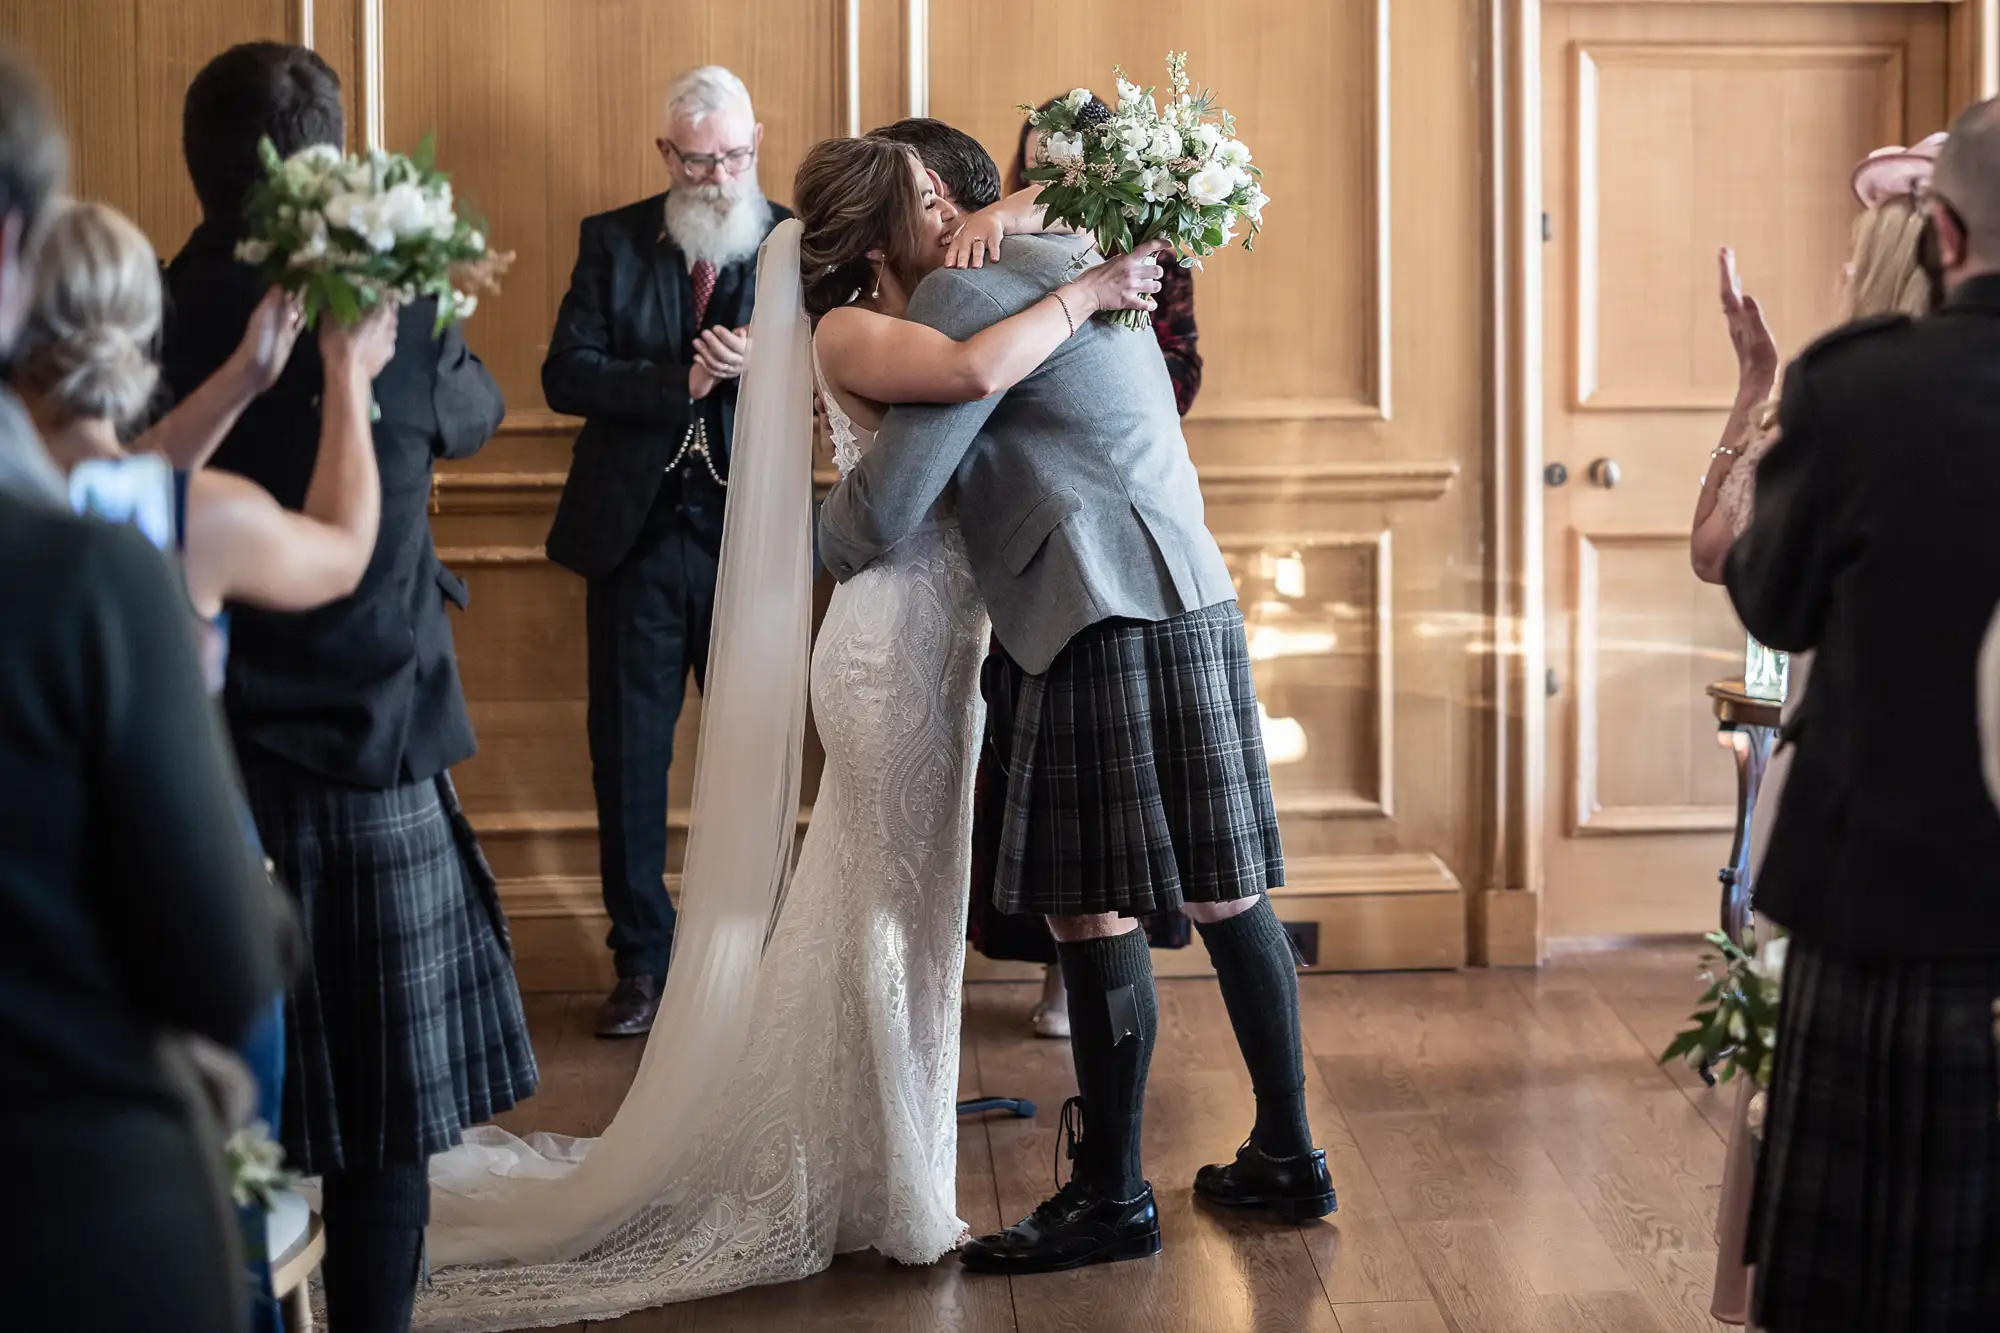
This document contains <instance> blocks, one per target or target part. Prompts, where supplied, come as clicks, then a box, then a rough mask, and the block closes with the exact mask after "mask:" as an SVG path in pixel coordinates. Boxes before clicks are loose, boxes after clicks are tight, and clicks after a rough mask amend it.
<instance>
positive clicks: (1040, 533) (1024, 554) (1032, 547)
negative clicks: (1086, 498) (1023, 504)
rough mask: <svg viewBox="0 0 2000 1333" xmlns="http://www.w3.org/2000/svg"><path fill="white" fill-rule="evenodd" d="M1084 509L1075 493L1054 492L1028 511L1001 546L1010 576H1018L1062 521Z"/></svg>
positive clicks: (1080, 497) (1080, 499)
mask: <svg viewBox="0 0 2000 1333" xmlns="http://www.w3.org/2000/svg"><path fill="white" fill-rule="evenodd" d="M1082 508H1083V497H1082V496H1080V495H1078V494H1077V493H1076V492H1075V491H1071V490H1061V491H1055V492H1052V493H1051V494H1049V495H1047V496H1045V497H1043V499H1042V502H1041V503H1040V504H1038V505H1036V506H1035V507H1034V508H1033V509H1030V510H1029V511H1028V513H1027V516H1026V517H1025V518H1023V519H1022V520H1021V521H1020V523H1019V524H1017V525H1016V526H1015V528H1014V531H1013V532H1012V534H1010V535H1009V536H1008V538H1007V540H1006V541H1005V542H1003V543H1001V546H1000V560H1001V563H1003V564H1005V565H1006V566H1007V572H1008V573H1009V574H1019V573H1020V572H1021V571H1022V570H1024V569H1026V568H1027V567H1028V562H1029V561H1030V560H1033V559H1034V558H1035V553H1036V552H1037V551H1039V550H1041V549H1042V543H1043V542H1045V541H1047V540H1048V539H1049V534H1050V533H1052V532H1054V531H1055V530H1056V529H1057V528H1059V527H1061V526H1062V522H1063V520H1064V519H1066V518H1068V517H1069V516H1070V515H1071V514H1074V513H1076V512H1077V511H1078V510H1080V509H1082Z"/></svg>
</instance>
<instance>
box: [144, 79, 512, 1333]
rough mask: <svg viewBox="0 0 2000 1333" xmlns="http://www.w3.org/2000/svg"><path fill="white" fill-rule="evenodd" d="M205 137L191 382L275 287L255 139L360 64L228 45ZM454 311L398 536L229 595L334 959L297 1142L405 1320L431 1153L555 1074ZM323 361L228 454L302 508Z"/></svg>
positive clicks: (314, 939) (401, 360)
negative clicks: (481, 767)
mask: <svg viewBox="0 0 2000 1333" xmlns="http://www.w3.org/2000/svg"><path fill="white" fill-rule="evenodd" d="M182 136H183V148H184V151H185V153H186V156H187V163H188V171H189V174H190V175H191V176H192V177H193V180H194V187H195V193H196V195H197V196H198V197H199V198H200V200H201V204H202V214H203V221H202V223H201V225H200V226H199V227H197V228H196V229H195V232H194V234H193V235H192V236H191V237H190V238H189V239H188V242H187V245H186V247H185V248H184V249H183V250H182V251H181V253H180V255H179V256H178V257H177V258H175V259H174V261H173V263H172V264H171V265H170V267H169V270H168V294H169V298H170V301H171V305H172V309H171V313H170V318H169V322H168V326H167V330H166V337H165V347H164V355H163V358H162V361H163V367H164V370H165V375H166V379H167V381H168V384H169V385H170V386H171V388H172V389H173V391H174V392H175V393H176V394H186V393H188V392H190V391H192V390H193V389H194V388H195V387H196V386H197V385H199V384H200V383H201V382H202V381H203V380H204V379H206V378H207V377H208V376H209V375H210V374H211V373H212V372H213V371H214V370H215V369H216V368H217V367H218V366H219V365H221V364H222V362H223V361H224V360H225V359H227V357H228V356H229V354H230V352H231V350H232V348H233V346H234V345H235V342H236V340H237V339H238V338H239V337H240V336H241V334H242V330H243V327H244V323H245V321H246V320H247V319H248V318H249V316H250V312H251V311H252V309H254V308H255V306H256V305H257V302H258V301H259V300H260V299H261V298H262V296H263V288H262V284H260V283H259V282H258V280H257V275H256V274H255V272H254V271H252V270H251V269H250V268H248V267H247V266H245V265H242V264H239V263H237V262H236V260H235V259H234V257H233V252H234V249H235V245H236V243H237V241H238V240H239V239H240V236H241V221H240V219H241V205H242V202H243V200H244V197H245V195H246V194H247V192H248V190H249V189H250V187H251V186H252V185H253V184H254V182H255V181H256V180H257V179H259V177H260V174H261V173H260V168H259V167H258V165H257V143H258V140H259V138H260V137H264V136H268V137H269V138H270V139H271V140H272V142H273V143H274V144H275V145H276V146H277V148H278V151H279V152H280V153H282V154H290V153H292V152H295V151H297V150H299V149H301V148H305V147H307V146H309V145H312V144H334V145H338V144H340V143H341V142H342V140H343V138H344V125H343V120H342V115H341V107H340V85H339V81H338V80H337V78H336V77H335V75H334V73H333V71H332V70H331V69H329V68H328V67H327V65H326V63H325V62H324V61H322V60H321V59H320V58H319V57H318V56H317V55H314V54H313V53H312V52H310V51H307V50H305V49H303V48H300V47H295V46H284V45H279V44H276V43H255V44H251V45H246V46H238V47H235V48H232V49H231V50H229V51H226V52H224V53H223V54H222V55H220V56H218V57H216V58H215V59H214V60H213V61H211V62H210V63H209V65H208V66H207V67H206V68H205V69H203V70H202V71H201V73H200V74H198V75H197V76H196V78H195V81H194V83H193V85H192V86H191V87H190V88H189V89H188V95H187V103H186V108H185V112H184V118H183V125H182ZM435 316H436V307H435V305H434V304H433V303H432V302H431V301H428V300H426V301H421V302H418V303H416V304H414V305H412V306H410V307H409V308H407V309H406V310H404V311H403V313H402V316H401V320H400V325H399V330H398V334H397V341H396V351H395V355H394V357H393V358H392V359H391V360H390V362H389V364H388V366H387V367H386V368H385V369H384V370H383V371H382V373H381V375H380V376H379V377H378V378H377V379H376V381H375V399H376V402H377V403H378V404H379V406H380V409H381V417H380V420H379V421H377V422H376V424H375V429H374V435H375V455H376V461H377V464H378V467H379V469H380V474H381V485H382V501H381V524H380V532H379V535H378V537H377V539H376V544H375V553H374V556H373V558H372V559H371V560H370V562H369V565H368V568H367V570H366V572H365V573H364V574H363V575H362V577H361V582H360V585H359V587H358V588H357V589H356V591H355V592H354V593H353V595H352V596H349V597H346V598H343V599H341V600H339V601H336V602H333V603H330V604H329V605H327V606H325V607H323V608H321V609H319V610H317V611H309V612H305V613H302V614H274V613H270V612H261V611H257V610H254V609H252V608H249V607H232V609H231V610H232V623H231V642H230V654H229V671H228V680H227V685H226V688H225V692H224V702H225V705H226V707H227V709H228V714H229V721H230V726H231V728H232V730H233V731H234V733H235V738H236V746H237V751H238V754H239V756H240V758H241V762H242V767H243V774H244V778H245V784H246V786H247V788H248V792H249V797H250V805H251V809H252V811H253V813H254V814H255V816H256V820H257V827H258V831H259V832H260V833H261V834H262V837H263V841H264V845H265V847H266V849H267V851H268V852H269V854H270V855H271V857H272V858H273V859H274V860H275V861H276V862H277V864H278V867H279V874H280V878H281V879H283V880H284V881H285V883H286V884H287V885H288V886H289V887H290V888H291V889H292V890H293V891H294V892H295V893H297V894H298V896H299V898H300V901H301V909H302V911H301V914H302V916H303V919H304V923H305V927H306V933H307V936H308V939H309V942H310V945H311V952H312V958H313V972H312V975H311V976H309V977H308V978H307V979H306V980H304V981H302V982H301V983H299V984H298V985H297V986H296V987H294V989H293V992H292V995H291V1000H290V1004H289V1007H288V1015H287V1016H288V1018H289V1024H288V1031H287V1041H286V1056H287V1068H286V1087H285V1108H284V1125H283V1134H284V1142H285V1149H286V1153H287V1155H288V1156H289V1157H290V1158H291V1161H292V1163H293V1164H294V1165H295V1166H297V1167H298V1168H299V1169H301V1170H303V1171H306V1172H308V1173H312V1174H320V1175H323V1176H324V1177H325V1218H326V1229H327V1252H326V1267H325V1276H326V1284H327V1302H328V1309H329V1317H330V1320H331V1322H332V1324H333V1326H334V1327H335V1328H357V1329H370V1330H394V1329H398V1328H403V1327H407V1325H408V1322H409V1318H410V1304H411V1299H412V1296H413V1293H414V1291H415V1287H416V1283H417V1278H418V1274H419V1271H420V1268H421V1264H422V1239H423V1227H424V1224H425V1222H426V1220H427V1218H428V1216H429V1211H428V1210H429V1200H430V1195H429V1189H428V1185H427V1181H426V1177H427V1172H426V1161H427V1159H428V1158H429V1157H430V1156H431V1155H432V1154H433V1153H437V1152H441V1151H443V1150H445V1149H446V1148H449V1147H452V1146H454V1145H455V1144H457V1142H458V1141H459V1136H460V1133H461V1131H463V1130H464V1129H465V1128H466V1127H467V1126H470V1125H472V1124H475V1123H477V1122H479V1121H482V1120H485V1119H488V1118H489V1117H491V1116H492V1115H494V1114H495V1113H497V1112H500V1111H504V1110H506V1109H507V1108H508V1107H510V1106H512V1105H513V1104H514V1103H515V1102H516V1101H517V1100H518V1099H520V1098H522V1097H525V1096H527V1095H528V1094H529V1093H530V1092H532V1091H533V1090H534V1087H535V1080H536V1073H535V1062H534V1056H533V1053H532V1052H531V1051H530V1049H529V1046H528V1034H527V1024H526V1021H525V1019H524V1018H523V1016H522V1011H521V1000H520V994H519V992H518V990H517V989H516V986H515V980H514V971H513V959H512V952H511V946H510V944H509V941H508V935H507V927H506V919H505V917H504V916H503V915H502V913H501V909H500V902H499V897H498V894H497V892H496V889H495V885H494V881H493V875H492V872H491V870H490V869H489V868H488V867H487V864H486V861H485V858H484V857H483V855H482V854H481V853H480V850H479V847H478V845H477V843H476V842H475V841H474V839H473V835H472V830H471V828H470V826H469V825H468V824H467V822H466V820H465V817H464V815H463V814H462V813H461V812H460V810H459V806H458V800H457V796H456V794H455V793H454V791H453V789H452V785H451V779H450V777H449V775H448V772H447V770H448V769H449V768H450V766H451V765H453V764H456V763H459V762H460V761H462V760H464V759H466V758H468V757H470V756H471V754H472V752H473V748H474V746H473V737H472V727H471V724H470V722H469V721H468V719H467V715H466V708H465V700H464V697H463V695H462V694H461V692H460V690H459V683H458V668H457V661H456V657H455V655H454V653H453V649H452V636H451V625H450V622H449V621H448V619H447V618H446V612H445V604H446V602H447V601H451V602H456V603H459V604H461V605H462V604H463V602H464V596H465V593H464V585H463V584H462V583H461V582H459V580H458V579H457V578H456V577H454V576H453V575H452V574H451V573H450V571H448V570H446V569H445V568H444V566H443V565H441V564H440V563H439V562H438V558H437V553H436V551H435V550H434V549H433V548H432V545H431V535H430V527H429V518H428V512H427V511H428V507H429V500H430V495H431V484H432V483H431V477H432V466H433V464H434V463H435V461H436V460H437V459H439V458H458V457H464V456H465V455H468V454H471V453H472V452H474V451H475V450H477V449H478V448H479V447H480V446H481V445H482V444H484V443H485V441H486V439H487V438H488V437H489V436H490V435H491V434H492V433H493V431H494V429H495V428H496V427H497V426H498V425H499V423H500V418H501V415H502V413H503V412H504V410H505V407H504V404H503V403H502V401H501V398H500V394H499V391H498V389H497V388H496V387H495V386H494V383H493V380H492V378H491V377H490V376H489V375H488V374H487V373H486V370H485V368H484V367H483V366H481V365H480V363H479V360H478V358H477V357H474V356H473V355H472V354H471V353H470V352H469V351H468V350H467V349H466V346H465V342H464V339H463V338H462V337H461V336H460V334H459V333H458V332H457V330H455V329H451V330H447V331H446V332H445V333H444V334H443V335H442V336H441V337H434V336H433V335H432V325H433V320H434V318H435ZM321 379H322V373H321V368H320V359H319V352H318V348H317V347H316V346H315V345H314V344H313V343H312V342H311V341H310V340H304V341H302V342H301V343H300V345H299V347H298V348H297V350H296V351H295V352H294V354H293V356H292V359H291V362H290V364H289V366H288V367H287V368H286V370H285V372H284V374H283V375H282V376H280V378H279V380H278V382H277V384H276V385H275V386H274V387H273V388H272V389H271V390H270V391H269V392H268V393H266V394H265V395H264V396H263V397H262V398H260V399H259V400H258V401H257V402H255V403H254V404H252V405H251V406H250V407H249V408H248V409H247V410H246V411H245V412H244V414H243V417H242V419H241V420H240V421H239V422H238V424H237V426H236V428H235V430H234V431H232V432H231V434H230V436H229V438H228V440H227V441H225V442H224V444H223V445H222V447H221V448H220V449H219V450H218V451H217V453H216V455H215V463H216V465H217V466H218V467H221V468H225V469H227V470H229V471H232V472H237V473H241V474H242V475H244V476H246V477H248V478H250V479H251V480H252V481H255V482H256V483H258V484H259V485H261V486H262V487H264V488H265V489H266V490H268V491H269V492H270V493H271V494H272V495H273V496H275V497H277V499H278V501H279V503H281V504H283V505H284V506H286V507H287V508H291V509H297V508H299V507H300V506H301V505H302V504H303V502H304V500H305V495H306V489H307V485H308V482H309V480H310V478H311V476H312V471H313V462H314V458H315V455H316V450H317V445H316V441H317V440H318V438H319V433H320V431H319V421H318V412H319V406H318V398H317V395H318V393H319V391H320V384H321Z"/></svg>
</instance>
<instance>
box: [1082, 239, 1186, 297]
mask: <svg viewBox="0 0 2000 1333" xmlns="http://www.w3.org/2000/svg"><path fill="white" fill-rule="evenodd" d="M1166 249H1167V243H1166V242H1165V241H1148V242H1146V243H1145V244H1144V245H1142V246H1140V247H1139V248H1138V249H1136V250H1134V251H1132V253H1130V254H1125V255H1119V256H1118V257H1117V258H1116V259H1107V260H1105V261H1104V262H1103V263H1102V264H1099V265H1098V266H1097V267H1095V268H1093V269H1089V270H1086V271H1085V272H1084V274H1083V276H1081V277H1079V278H1078V279H1077V280H1076V281H1075V282H1072V283H1070V284H1069V288H1070V289H1071V290H1074V291H1076V292H1077V293H1079V294H1080V295H1082V296H1083V297H1084V298H1085V299H1086V300H1087V301H1089V302H1090V308H1091V310H1092V311H1093V312H1095V311H1098V310H1154V309H1157V308H1158V306H1159V302H1157V301H1155V300H1154V299H1153V298H1154V296H1155V295H1156V294H1157V293H1158V292H1159V290H1160V254H1161V253H1162V252H1163V251H1165V250H1166Z"/></svg>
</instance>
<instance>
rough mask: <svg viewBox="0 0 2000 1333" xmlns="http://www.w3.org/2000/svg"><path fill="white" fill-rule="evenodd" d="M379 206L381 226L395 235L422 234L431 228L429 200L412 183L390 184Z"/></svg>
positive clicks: (425, 233)
mask: <svg viewBox="0 0 2000 1333" xmlns="http://www.w3.org/2000/svg"><path fill="white" fill-rule="evenodd" d="M379 208H380V212H379V214H378V216H379V217H380V218H381V221H382V226H383V227H384V228H385V229H387V230H389V231H392V232H394V233H395V234H396V235H397V236H423V235H427V234H428V233H429V232H430V230H431V219H432V212H431V201H430V200H429V199H427V198H425V197H424V192H423V191H422V190H420V189H418V188H417V187H416V186H414V185H407V184H406V185H392V186H390V187H389V189H388V191H387V192H386V193H385V194H383V196H382V198H381V201H380V205H379ZM377 248H378V249H379V248H382V247H377Z"/></svg>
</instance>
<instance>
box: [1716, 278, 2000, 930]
mask: <svg viewBox="0 0 2000 1333" xmlns="http://www.w3.org/2000/svg"><path fill="white" fill-rule="evenodd" d="M1779 423H1780V427H1781V429H1782V431H1783V438H1782V439H1781V440H1780V441H1779V442H1778V443H1777V444H1775V445H1773V446H1772V448H1771V452H1770V453H1769V454H1768V455H1766V456H1765V459H1764V461H1763V463H1762V465H1761V466H1760V467H1759V468H1758V470H1757V503H1756V514H1755V518H1754V519H1753V521H1752V523H1751V526H1750V528H1749V530H1748V531H1747V532H1745V533H1744V534H1743V536H1742V538H1741V539H1739V540H1738V541H1737V543H1736V545H1735V547H1734V548H1733V549H1732V550H1731V551H1730V554H1729V562H1728V568H1727V581H1728V584H1729V593H1730V596H1731V598H1732V599H1734V601H1735V603H1736V610H1737V613H1738V614H1739V615H1740V616H1741V617H1742V619H1743V623H1744V625H1745V626H1746V627H1747V628H1748V629H1749V631H1750V633H1752V634H1753V635H1755V636H1756V637H1757V638H1758V639H1759V640H1760V641H1762V642H1764V643H1766V644H1769V645H1770V646H1771V647H1773V648H1779V649H1783V650H1784V651H1787V652H1803V651H1806V650H1808V649H1810V650H1812V651H1813V653H1814V658H1813V669H1812V683H1811V686H1810V688H1808V689H1807V691H1806V695H1805V699H1804V701H1803V702H1802V703H1801V705H1800V708H1799V713H1798V717H1797V718H1796V720H1795V722H1794V724H1793V726H1792V729H1791V733H1790V739H1791V741H1792V743H1793V744H1794V745H1795V746H1796V747H1797V750H1796V754H1795V755H1794V758H1793V763H1792V770H1791V775H1790V777H1789V778H1788V779H1787V781H1786V786H1785V792H1784V802H1783V805H1782V806H1781V807H1780V810H1779V814H1778V819H1777V823H1776V826H1775V827H1774V829H1773V831H1772V841H1771V847H1770V851H1769V854H1768V858H1767V860H1766V861H1765V864H1764V867H1763V871H1762V874H1761V875H1760V877H1759V879H1758V881H1757V906H1758V908H1759V909H1760V910H1762V911H1764V912H1766V913H1768V914H1769V915H1771V916H1772V917H1773V918H1775V919H1776V920H1777V921H1779V922H1780V923H1782V924H1783V925H1785V926H1787V927H1789V928H1791V929H1792V930H1794V931H1796V932H1798V933H1799V934H1800V935H1801V936H1803V937H1806V938H1808V939H1811V940H1813V941H1814V942H1816V943H1817V944H1819V945H1820V946H1821V947H1824V948H1831V949H1835V950H1838V951H1841V952H1845V953H1849V954H1857V955H1884V956H1894V957H1905V958H1952V957H1987V958H1991V957H1995V956H2000V813H1996V812H1995V810H1994V807H1993V804H1992V802H1991V801H1990V800H1989V799H1988V798H1987V795H1986V788H1985V784H1984V781H1983V779H1982V776H1981V769H1980V752H1979V730H1978V725H1977V703H1976V697H1977V696H1976V675H1977V663H1978V656H1979V646H1980V641H1981V639H1982V637H1983V636H1984V635H1985V633H1986V626H1987V623H1988V622H1989V621H1990V620H1991V619H1992V617H1993V608H1994V605H1995V603H1996V601H2000V277H1991V278H1981V279H1975V280H1974V281H1972V282H1970V283H1967V284H1966V285H1965V286H1964V287H1963V288H1962V289H1961V290H1960V291H1959V292H1958V293H1956V294H1955V295H1954V296H1953V297H1952V299H1951V301H1950V302H1949V303H1948V304H1947V306H1946V308H1945V309H1944V310H1943V311H1941V312H1940V313H1938V314H1937V315H1934V316H1932V317H1930V318H1927V319H1923V320H1910V319H1907V318H1902V317H1896V318H1891V319H1882V320H1874V321H1865V322H1863V323H1860V324H1857V325H1854V326H1851V327H1849V328H1846V329H1842V330H1840V331H1838V332H1836V333H1834V334H1832V335H1830V336H1828V337H1827V338H1826V339H1824V340H1822V341H1821V342H1820V343H1819V344H1817V345H1816V346H1814V347H1813V348H1811V349H1809V350H1808V351H1807V352H1806V353H1805V354H1804V355H1802V356H1801V357H1800V358H1799V360H1798V362H1797V363H1796V364H1795V365H1794V366H1792V368H1791V369H1790V370H1789V371H1787V372H1786V375H1785V392H1784V399H1783V403H1782V406H1781V408H1780V412H1779Z"/></svg>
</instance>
